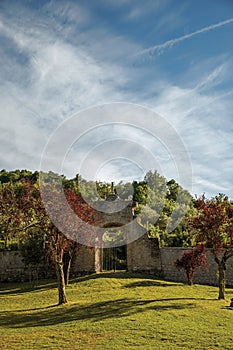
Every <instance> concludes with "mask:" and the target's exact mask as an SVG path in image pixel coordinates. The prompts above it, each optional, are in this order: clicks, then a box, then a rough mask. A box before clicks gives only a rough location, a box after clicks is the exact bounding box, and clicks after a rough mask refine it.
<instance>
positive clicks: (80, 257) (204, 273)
mask: <svg viewBox="0 0 233 350" xmlns="http://www.w3.org/2000/svg"><path fill="white" fill-rule="evenodd" d="M188 249H190V248H174V247H166V248H159V247H158V242H157V241H156V240H154V239H149V238H148V237H147V235H143V236H141V237H140V238H139V239H137V240H136V241H134V242H132V243H130V244H128V245H127V268H128V271H131V272H146V273H150V274H153V275H155V276H156V277H159V278H164V279H166V280H170V281H178V282H186V281H187V279H186V275H185V272H184V271H183V270H179V269H177V268H176V267H175V266H174V261H175V260H176V259H177V258H180V257H181V256H182V253H183V252H185V251H187V250H188ZM207 257H208V265H209V266H208V268H207V269H206V268H203V267H202V268H200V269H197V271H196V274H195V275H194V283H200V284H210V285H217V264H216V263H215V261H214V259H213V256H212V254H211V252H210V251H208V252H207ZM101 265H102V250H101V249H99V248H95V249H94V248H90V247H86V246H81V245H80V247H79V250H78V253H77V255H76V258H75V259H74V262H73V264H72V270H71V275H72V276H73V277H74V276H79V275H82V274H88V273H95V272H100V271H101ZM38 274H39V278H48V277H52V276H54V275H55V273H54V270H52V269H51V268H48V269H46V267H44V266H41V267H40V268H39V270H38ZM34 278H35V276H33V270H32V269H30V267H29V266H25V264H24V262H23V259H22V256H21V254H20V252H12V251H5V252H0V282H5V281H9V282H15V281H26V280H30V279H31V280H33V279H34ZM226 278H227V285H228V286H233V257H231V258H230V259H229V260H228V261H227V271H226Z"/></svg>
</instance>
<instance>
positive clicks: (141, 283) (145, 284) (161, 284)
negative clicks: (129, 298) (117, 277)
mask: <svg viewBox="0 0 233 350" xmlns="http://www.w3.org/2000/svg"><path fill="white" fill-rule="evenodd" d="M153 286H154V287H156V286H157V287H171V286H172V287H175V286H180V284H177V283H175V282H174V283H169V282H164V281H159V280H156V281H153V280H149V279H148V280H144V281H137V282H132V283H129V284H127V285H125V286H122V288H135V287H153Z"/></svg>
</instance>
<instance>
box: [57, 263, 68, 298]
mask: <svg viewBox="0 0 233 350" xmlns="http://www.w3.org/2000/svg"><path fill="white" fill-rule="evenodd" d="M56 273H57V283H58V305H61V304H66V303H67V299H66V288H65V278H64V272H63V263H62V261H56Z"/></svg>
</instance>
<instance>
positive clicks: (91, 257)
mask: <svg viewBox="0 0 233 350" xmlns="http://www.w3.org/2000/svg"><path fill="white" fill-rule="evenodd" d="M100 271H101V251H100V249H99V248H93V247H87V246H84V245H81V244H80V245H79V246H78V251H77V254H76V256H75V258H74V261H73V264H72V269H71V274H72V276H78V275H83V274H89V273H95V272H100Z"/></svg>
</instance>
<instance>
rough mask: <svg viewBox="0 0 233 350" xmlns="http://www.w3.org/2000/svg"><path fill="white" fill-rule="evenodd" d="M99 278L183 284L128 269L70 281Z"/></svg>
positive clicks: (163, 284) (174, 284)
mask: <svg viewBox="0 0 233 350" xmlns="http://www.w3.org/2000/svg"><path fill="white" fill-rule="evenodd" d="M99 278H121V279H128V280H131V279H132V278H134V279H135V278H138V279H145V280H146V281H142V282H134V283H135V284H137V283H142V284H144V283H145V286H149V285H150V283H153V284H154V285H157V286H176V285H177V286H180V285H181V284H182V283H179V282H169V281H164V280H162V279H160V278H158V277H156V276H153V275H151V274H149V273H148V274H146V273H137V272H127V271H116V272H113V271H111V272H101V273H95V274H90V275H85V276H81V277H77V278H73V279H71V280H70V283H71V284H72V283H78V282H84V281H89V280H94V279H99ZM147 283H148V284H147ZM135 286H136V285H135ZM132 287H133V286H132ZM128 288H130V287H128Z"/></svg>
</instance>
